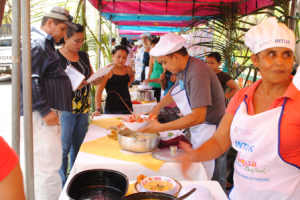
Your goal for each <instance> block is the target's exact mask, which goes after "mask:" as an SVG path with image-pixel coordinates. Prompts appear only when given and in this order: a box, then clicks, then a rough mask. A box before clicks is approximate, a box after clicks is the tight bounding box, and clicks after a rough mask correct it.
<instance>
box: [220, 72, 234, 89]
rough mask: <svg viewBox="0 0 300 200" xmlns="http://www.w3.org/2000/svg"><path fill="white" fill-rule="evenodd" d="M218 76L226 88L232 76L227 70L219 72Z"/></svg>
mask: <svg viewBox="0 0 300 200" xmlns="http://www.w3.org/2000/svg"><path fill="white" fill-rule="evenodd" d="M217 77H218V79H219V81H220V83H221V85H222V88H224V87H225V86H226V83H227V82H228V81H230V80H231V79H232V78H231V76H230V75H229V74H227V73H225V72H220V73H217Z"/></svg>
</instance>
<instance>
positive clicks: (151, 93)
mask: <svg viewBox="0 0 300 200" xmlns="http://www.w3.org/2000/svg"><path fill="white" fill-rule="evenodd" d="M145 101H154V90H146V96H145Z"/></svg>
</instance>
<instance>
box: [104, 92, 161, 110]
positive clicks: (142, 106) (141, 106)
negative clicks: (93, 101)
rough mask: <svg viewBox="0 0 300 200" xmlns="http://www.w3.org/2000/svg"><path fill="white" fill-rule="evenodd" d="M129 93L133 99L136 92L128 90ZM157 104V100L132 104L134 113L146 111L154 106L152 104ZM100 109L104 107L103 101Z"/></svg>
mask: <svg viewBox="0 0 300 200" xmlns="http://www.w3.org/2000/svg"><path fill="white" fill-rule="evenodd" d="M130 95H132V96H134V99H132V100H135V99H136V97H137V92H130ZM156 105H157V102H150V103H144V104H133V105H132V107H133V113H134V114H141V113H148V112H149V111H150V110H152V109H153V108H154V106H156ZM101 107H102V109H104V108H105V102H101Z"/></svg>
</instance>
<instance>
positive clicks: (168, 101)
mask: <svg viewBox="0 0 300 200" xmlns="http://www.w3.org/2000/svg"><path fill="white" fill-rule="evenodd" d="M173 102H174V99H173V98H172V96H171V95H170V91H169V92H168V93H167V95H166V96H165V97H164V98H162V100H161V101H160V102H159V103H158V104H157V105H156V106H155V108H157V109H162V108H164V107H166V106H167V105H169V104H171V103H173ZM172 130H174V129H172Z"/></svg>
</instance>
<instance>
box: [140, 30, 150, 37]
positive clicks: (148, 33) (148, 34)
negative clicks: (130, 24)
mask: <svg viewBox="0 0 300 200" xmlns="http://www.w3.org/2000/svg"><path fill="white" fill-rule="evenodd" d="M150 35H151V33H150V32H149V31H147V32H145V33H143V34H142V35H140V37H144V36H147V37H149V36H150Z"/></svg>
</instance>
